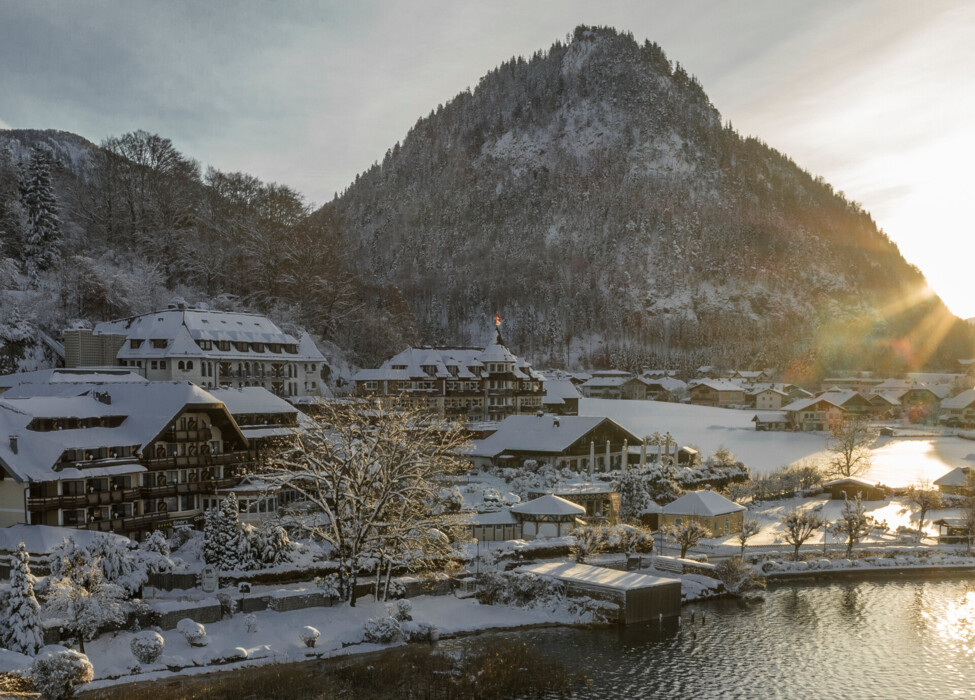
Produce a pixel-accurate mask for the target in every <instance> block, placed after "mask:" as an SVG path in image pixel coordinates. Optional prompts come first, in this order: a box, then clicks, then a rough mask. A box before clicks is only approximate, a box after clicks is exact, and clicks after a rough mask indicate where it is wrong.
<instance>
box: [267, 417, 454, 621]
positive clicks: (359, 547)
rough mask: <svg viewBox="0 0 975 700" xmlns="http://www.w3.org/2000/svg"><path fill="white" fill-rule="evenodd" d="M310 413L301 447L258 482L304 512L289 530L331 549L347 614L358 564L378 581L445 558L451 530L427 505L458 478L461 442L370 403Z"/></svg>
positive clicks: (447, 430) (439, 427) (426, 421)
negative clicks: (290, 494)
mask: <svg viewBox="0 0 975 700" xmlns="http://www.w3.org/2000/svg"><path fill="white" fill-rule="evenodd" d="M316 413H317V415H316V417H315V420H314V423H313V424H312V425H310V426H309V427H307V428H306V430H305V431H304V433H303V434H302V436H301V444H300V445H299V446H297V447H288V448H286V449H284V450H283V451H282V452H280V453H279V454H277V455H276V456H274V457H273V458H272V459H271V460H270V461H269V463H268V465H267V467H266V470H265V471H266V473H265V475H264V478H265V480H267V481H269V482H270V483H271V484H274V485H276V486H280V487H282V488H290V489H294V490H295V491H297V492H298V493H299V494H300V495H301V499H302V500H303V501H304V502H305V503H306V504H310V506H311V507H312V508H313V509H314V511H315V512H313V513H311V514H310V517H309V514H304V515H298V520H299V522H300V523H301V525H302V527H304V528H305V530H306V531H308V532H309V533H310V534H311V535H312V536H313V537H314V538H316V539H320V540H324V541H325V542H328V543H329V544H330V545H331V549H332V552H333V555H334V556H335V558H336V559H337V560H338V563H339V574H340V578H341V581H342V586H343V591H342V593H343V598H345V599H346V600H348V601H349V604H350V605H353V606H354V605H355V602H356V592H355V588H356V581H357V578H358V572H359V567H360V565H361V564H362V563H363V557H364V556H366V555H367V554H369V555H372V556H377V557H378V559H379V567H380V572H379V573H383V574H384V575H385V578H386V580H387V581H388V580H389V578H390V575H391V573H392V570H393V568H394V567H402V568H405V569H408V570H414V571H415V570H419V569H422V568H423V567H425V566H429V565H430V563H431V562H436V561H437V560H438V559H439V558H442V557H443V556H445V555H447V554H448V553H449V551H450V548H451V542H450V536H449V535H448V534H447V533H450V532H452V531H453V530H454V529H455V528H456V524H455V522H454V520H452V519H451V517H450V516H449V515H448V514H443V513H441V514H438V513H435V512H434V509H433V508H432V507H431V504H433V503H435V501H436V497H437V495H438V494H439V492H440V490H441V489H442V488H443V483H442V480H443V478H444V477H448V476H450V475H454V474H459V473H462V472H463V470H464V469H465V468H466V463H465V461H464V460H463V458H462V457H461V455H460V450H459V448H460V447H462V446H463V445H464V444H465V443H466V437H465V436H464V434H463V432H462V430H461V429H460V426H458V425H456V424H454V423H449V422H445V421H443V420H441V419H438V418H437V417H436V416H434V415H430V414H428V413H425V412H423V411H420V410H416V409H402V410H395V411H394V410H390V409H388V408H387V407H386V406H384V405H382V404H380V403H378V402H377V403H373V404H370V405H368V406H366V405H363V404H335V403H325V404H321V405H320V406H319V407H318V411H317V412H316ZM322 516H324V517H322Z"/></svg>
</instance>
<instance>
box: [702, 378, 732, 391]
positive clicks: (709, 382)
mask: <svg viewBox="0 0 975 700" xmlns="http://www.w3.org/2000/svg"><path fill="white" fill-rule="evenodd" d="M699 386H706V387H709V388H711V389H714V390H715V391H740V392H744V391H745V390H744V389H743V388H742V387H740V386H739V385H737V384H735V383H734V382H729V381H728V380H727V379H701V380H699V381H697V383H696V384H694V387H692V388H696V387H699Z"/></svg>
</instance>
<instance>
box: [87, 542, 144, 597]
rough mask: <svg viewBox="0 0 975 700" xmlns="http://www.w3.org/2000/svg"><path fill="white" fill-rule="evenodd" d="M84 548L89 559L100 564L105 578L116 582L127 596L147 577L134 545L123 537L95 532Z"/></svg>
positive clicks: (110, 581)
mask: <svg viewBox="0 0 975 700" xmlns="http://www.w3.org/2000/svg"><path fill="white" fill-rule="evenodd" d="M85 549H86V550H87V552H88V554H89V556H90V557H91V559H92V560H93V561H97V562H98V563H99V565H100V566H101V569H102V573H103V574H104V576H105V580H106V581H108V582H109V583H115V584H118V585H119V586H121V587H122V588H123V589H125V592H126V593H128V594H129V596H132V595H134V594H135V593H136V592H137V591H138V590H139V589H140V588H142V586H143V585H144V584H145V582H146V580H147V578H148V577H147V576H146V567H145V566H143V565H142V563H141V562H140V561H139V559H138V557H137V556H136V553H135V551H134V549H135V546H134V545H133V544H132V543H131V542H130V541H129V540H126V539H125V538H124V537H118V536H116V535H109V534H106V533H102V532H99V533H95V536H94V537H93V538H92V540H91V542H89V543H88V546H87V547H85Z"/></svg>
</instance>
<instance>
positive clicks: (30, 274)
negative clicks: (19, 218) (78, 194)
mask: <svg viewBox="0 0 975 700" xmlns="http://www.w3.org/2000/svg"><path fill="white" fill-rule="evenodd" d="M21 199H22V201H23V205H24V209H25V213H26V215H27V227H26V231H25V234H26V240H25V243H24V269H25V271H26V273H27V278H28V280H29V281H30V284H31V286H32V287H36V286H37V282H38V272H39V271H41V270H46V269H48V268H50V267H52V266H53V265H54V264H56V263H57V262H58V260H60V258H61V252H60V246H61V219H60V218H59V217H58V213H57V212H58V201H57V197H56V196H55V195H54V188H53V186H52V184H51V161H50V157H49V156H48V154H47V152H46V151H45V150H44V149H42V148H38V147H35V148H34V149H33V150H32V151H31V157H30V161H29V163H28V165H27V172H26V177H25V181H24V183H23V188H22V194H21Z"/></svg>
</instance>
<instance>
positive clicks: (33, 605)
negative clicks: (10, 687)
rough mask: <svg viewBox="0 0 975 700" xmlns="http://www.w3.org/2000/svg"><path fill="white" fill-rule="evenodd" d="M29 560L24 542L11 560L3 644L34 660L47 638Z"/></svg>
mask: <svg viewBox="0 0 975 700" xmlns="http://www.w3.org/2000/svg"><path fill="white" fill-rule="evenodd" d="M29 559H30V557H29V556H28V554H27V548H26V547H25V546H24V543H23V542H21V543H20V547H18V548H17V551H16V552H15V553H14V554H13V555H12V556H11V564H12V566H11V569H10V589H11V590H10V596H9V598H8V599H7V611H6V615H5V619H4V624H3V626H2V638H0V643H2V645H3V647H4V648H6V649H9V650H10V651H16V652H19V653H21V654H27V655H29V656H34V655H35V654H36V653H37V651H38V650H39V649H40V648H41V647H42V646H44V635H43V633H42V631H41V619H40V615H41V607H40V605H38V603H37V598H36V597H34V583H33V581H32V580H31V575H30V565H29V563H28V562H29Z"/></svg>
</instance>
